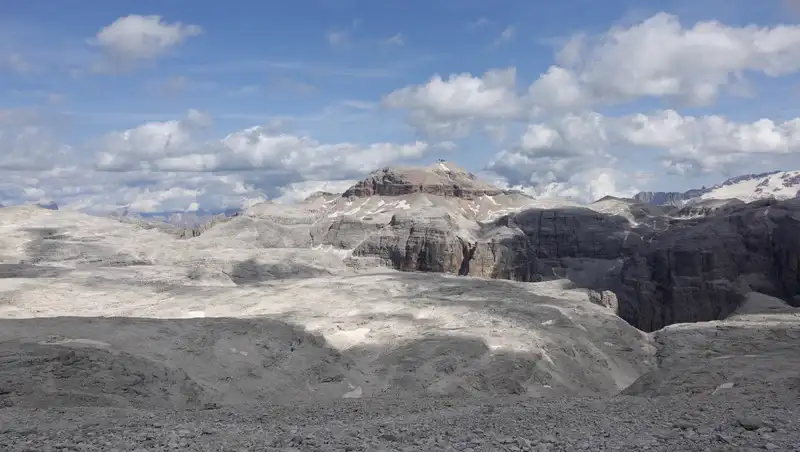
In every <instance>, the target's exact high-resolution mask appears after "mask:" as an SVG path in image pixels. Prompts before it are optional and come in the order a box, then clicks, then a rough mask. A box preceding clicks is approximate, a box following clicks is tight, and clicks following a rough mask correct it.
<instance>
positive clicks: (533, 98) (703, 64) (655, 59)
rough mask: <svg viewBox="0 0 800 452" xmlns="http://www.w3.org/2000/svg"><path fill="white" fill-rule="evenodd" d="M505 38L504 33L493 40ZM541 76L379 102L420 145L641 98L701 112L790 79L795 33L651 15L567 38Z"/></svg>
mask: <svg viewBox="0 0 800 452" xmlns="http://www.w3.org/2000/svg"><path fill="white" fill-rule="evenodd" d="M503 36H505V37H508V38H511V37H513V28H507V29H506V30H505V32H504V34H503V35H501V38H502V37H503ZM555 57H556V62H557V64H555V65H552V66H550V67H549V68H548V69H547V70H546V71H545V72H544V73H543V74H541V75H540V76H539V77H538V78H537V79H536V80H534V81H533V83H531V84H530V85H529V86H528V89H527V91H526V92H525V93H524V94H521V93H518V92H517V90H516V71H515V69H514V68H508V69H502V70H501V69H495V70H491V71H488V72H486V73H485V74H484V75H483V76H481V77H477V76H473V75H471V74H468V73H467V74H453V75H451V76H450V77H448V78H447V79H443V78H442V77H441V76H439V75H436V76H434V77H433V78H431V79H430V80H429V81H428V83H426V84H422V85H410V86H407V87H405V88H401V89H398V90H396V91H394V92H392V93H391V94H389V95H388V96H386V98H385V99H384V104H385V105H386V106H388V107H390V108H402V109H407V110H409V112H410V114H409V120H410V123H411V125H412V126H414V127H416V128H417V129H418V130H419V131H420V132H422V133H424V134H427V135H434V134H438V135H443V134H444V135H446V134H449V135H451V136H464V135H468V134H469V133H470V132H471V131H472V126H473V125H474V123H475V121H478V120H481V121H490V120H496V119H503V120H505V121H509V120H516V119H526V118H528V117H530V116H531V115H538V116H539V117H547V116H548V115H554V114H563V113H566V112H578V111H585V110H588V109H591V108H593V107H597V106H600V105H612V104H619V103H625V102H631V101H635V100H637V99H640V98H645V97H651V98H661V99H665V100H667V101H668V102H670V103H675V102H677V103H682V104H686V105H694V106H701V105H709V104H711V103H713V102H714V101H715V100H716V99H717V98H718V97H719V96H720V94H722V93H727V94H730V95H735V96H742V95H748V96H749V95H752V94H753V93H752V90H751V89H750V86H749V85H748V81H747V78H746V76H747V75H748V74H750V73H759V74H763V75H766V76H769V77H779V76H784V75H787V74H792V73H796V72H798V71H799V70H800V25H779V26H774V27H757V26H754V25H751V26H745V27H734V26H727V25H724V24H721V23H719V22H716V21H705V22H698V23H696V24H694V25H693V26H691V27H686V26H684V25H683V24H681V23H680V22H679V20H678V19H677V17H675V16H672V15H670V14H666V13H659V14H656V15H654V16H652V17H650V18H648V19H646V20H644V21H643V22H641V23H638V24H636V25H633V26H630V27H627V28H623V27H614V28H611V29H610V30H608V31H607V32H605V33H603V34H601V35H599V36H587V35H583V34H578V35H575V36H574V37H573V38H572V39H570V40H569V41H568V42H567V43H566V44H564V45H563V46H562V47H561V48H560V49H559V50H558V51H557V52H556V55H555Z"/></svg>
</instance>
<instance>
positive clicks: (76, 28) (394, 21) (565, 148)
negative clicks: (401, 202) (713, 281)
mask: <svg viewBox="0 0 800 452" xmlns="http://www.w3.org/2000/svg"><path fill="white" fill-rule="evenodd" d="M791 3H792V2H791V1H790V0H788V1H782V0H775V1H762V2H752V1H751V2H746V1H743V0H726V1H721V0H708V1H701V2H698V1H683V0H673V1H669V2H663V1H659V2H655V1H642V0H639V1H633V0H616V1H603V2H599V1H591V0H563V1H557V2H555V1H532V0H531V1H520V0H517V1H513V0H493V1H488V0H429V1H424V2H423V1H419V0H406V1H400V0H386V1H380V2H378V1H366V0H296V1H292V2H284V1H263V2H244V1H238V0H229V1H226V2H224V3H220V2H211V1H188V0H186V1H177V0H176V1H169V2H164V1H158V2H157V1H152V0H145V1H136V2H132V1H124V0H117V1H114V2H107V1H101V0H80V1H79V0H62V1H59V2H52V1H44V0H38V1H37V0H31V1H28V2H3V3H1V4H0V86H2V87H3V89H2V90H0V102H2V104H0V109H2V111H3V112H4V113H3V115H2V116H0V132H2V133H0V158H2V156H3V155H6V157H5V159H4V160H5V161H6V164H5V166H4V167H2V166H0V171H2V172H5V173H6V176H7V177H5V179H6V181H5V182H4V183H2V184H0V203H4V204H9V203H16V202H33V201H36V200H40V199H48V200H49V199H55V200H56V201H57V202H59V203H60V204H63V205H73V206H75V207H76V208H82V209H88V210H102V209H109V208H112V207H113V206H121V205H132V206H134V208H138V209H142V210H148V209H150V210H152V209H173V208H176V209H177V208H185V206H187V205H188V204H190V203H193V202H197V203H199V204H201V205H204V206H205V207H208V208H213V207H219V206H218V205H219V204H229V203H232V202H238V201H236V200H238V199H243V198H262V197H275V196H281V195H284V196H286V197H288V198H291V197H292V196H294V195H293V193H294V192H295V191H296V192H297V193H299V194H303V193H305V192H306V191H307V190H310V189H312V188H315V187H334V186H337V187H338V186H339V185H343V184H346V181H349V180H351V179H354V178H358V177H360V176H361V175H363V173H364V172H366V171H368V170H367V168H369V165H370V164H371V163H374V164H381V165H383V164H395V163H425V162H430V161H433V160H435V159H437V158H446V159H448V160H453V161H455V162H457V163H459V164H461V165H462V166H464V167H466V168H468V169H470V170H472V171H476V172H481V174H482V175H485V176H486V177H489V178H497V179H498V180H499V181H500V182H502V183H507V184H509V185H520V186H523V187H529V188H530V189H531V190H532V193H538V194H543V193H547V194H558V195H564V196H576V197H582V198H586V199H590V198H591V197H594V196H597V195H600V194H601V193H605V192H607V193H606V194H626V193H628V192H631V191H633V190H637V189H686V188H690V187H693V186H696V185H702V184H711V183H714V182H717V181H719V180H721V179H724V178H725V177H726V176H728V175H734V174H737V173H740V172H749V171H750V170H751V169H752V170H763V169H779V168H776V166H777V167H780V166H786V165H790V166H792V165H793V167H797V166H798V159H797V157H796V149H798V148H799V147H800V146H798V145H797V144H796V143H795V141H797V140H800V138H797V137H794V135H793V130H794V129H793V128H792V127H794V125H792V124H793V123H785V121H790V120H791V119H792V118H795V117H798V116H800V114H798V111H797V110H798V108H797V107H796V105H797V104H798V102H797V96H798V94H800V91H798V89H800V88H799V87H800V85H798V84H797V81H798V80H797V74H796V73H797V71H798V69H800V67H797V68H796V67H794V65H795V64H794V63H792V62H791V60H792V59H793V56H794V54H795V53H797V54H798V55H797V56H798V57H800V50H793V49H794V48H796V47H797V46H794V43H795V41H794V40H795V39H800V38H797V36H800V27H797V26H796V25H795V23H797V22H798V20H800V14H798V13H799V12H800V8H794V7H792V5H791ZM156 16H158V17H156ZM134 19H135V20H134ZM140 19H141V20H140ZM676 24H677V25H676ZM780 24H783V25H780ZM780 26H782V27H783V28H776V27H780ZM675 27H677V28H675ZM103 30H107V31H108V32H107V33H106V34H103ZM692 30H694V33H693V32H692ZM709 30H710V31H709ZM154 33H155V34H154ZM170 33H172V34H170ZM626 33H627V34H626ZM634 33H639V34H637V35H634ZM176 36H177V37H176ZM580 36H583V38H582V40H581V39H580V38H579V37H580ZM624 36H632V37H629V38H628V39H627V40H626V39H623V37H624ZM647 36H651V37H652V39H653V43H654V44H651V46H650V47H646V46H644V47H641V48H639V47H636V46H638V45H639V44H640V43H641V42H643V41H647V38H646V37H647ZM172 38H175V40H174V41H169V39H172ZM673 38H674V39H673ZM158 39H167V41H158ZM721 39H722V40H723V41H721ZM578 41H580V42H581V43H583V44H581V46H583V47H582V48H583V51H582V52H581V53H580V54H579V55H578V56H576V57H574V58H572V60H571V61H569V62H565V60H564V59H563V58H564V55H566V53H565V51H564V49H565V48H566V47H565V46H569V43H577V42H578ZM662 42H663V43H664V44H663V45H662V44H660V43H662ZM797 42H800V41H797ZM759 43H761V44H759ZM763 43H767V44H766V45H765V44H763ZM626 46H628V47H626ZM715 46H716V47H715ZM719 46H722V47H721V48H720V47H719ZM634 47H636V48H634ZM570 48H573V47H570ZM637 49H638V50H637ZM720 49H722V51H720ZM736 49H743V50H741V51H739V50H736ZM567 50H569V49H567ZM559 55H561V56H559ZM659 58H661V59H660V60H659ZM554 65H555V66H558V67H559V68H562V69H563V68H565V69H566V70H567V71H568V72H567V73H568V74H569V76H570V77H573V76H574V80H577V82H575V83H577V84H578V85H576V86H578V87H577V88H576V87H575V86H572V87H571V88H570V87H569V86H568V85H563V86H565V87H566V88H563V89H564V90H565V91H563V93H568V92H572V93H573V94H575V93H576V92H578V91H575V90H579V91H580V92H578V94H575V96H577V97H574V98H570V100H569V101H568V102H566V101H565V100H564V99H565V98H563V97H558V96H555V94H554V93H556V92H562V91H558V90H557V89H555V88H553V86H554V85H553V86H551V85H547V86H549V88H548V87H544V88H543V89H539V90H538V91H536V92H535V93H534V94H531V93H532V91H530V90H529V88H530V87H531V86H532V84H536V83H537V81H541V80H543V78H544V77H543V74H547V73H548V70H549V69H550V68H551V66H554ZM695 66H696V67H695ZM509 70H512V72H510V73H509V72H503V73H504V74H505V75H504V76H502V77H501V78H500V79H497V80H501V81H499V82H496V83H495V84H494V85H492V84H491V83H492V82H489V85H491V86H489V85H486V83H487V82H486V81H487V80H489V79H490V78H491V76H490V77H489V78H487V76H486V74H487V71H509ZM615 71H623V72H619V73H616V72H615ZM495 73H497V74H499V73H501V72H495ZM458 74H461V75H463V76H464V77H463V78H461V79H458V80H454V79H452V78H449V77H450V76H451V75H458ZM509 74H511V75H509ZM631 74H635V75H636V78H635V79H634V78H631V77H633V76H632V75H631ZM435 75H438V76H440V77H441V79H442V83H441V84H435V83H434V84H431V83H429V82H431V80H432V77H434V76H435ZM503 77H504V78H503ZM509 77H510V78H509ZM647 77H650V79H649V80H647ZM626 79H630V83H627V82H625V83H617V82H615V80H616V81H620V80H626ZM552 80H555V79H552ZM558 80H561V81H563V80H564V79H562V78H559V79H558ZM570 80H572V79H570ZM462 82H463V83H462ZM565 83H566V82H565ZM540 85H542V86H544V85H543V84H541V83H540ZM559 86H561V85H559ZM487 89H489V91H490V92H489V94H487V91H486V90H487ZM559 89H560V88H559ZM569 89H573V91H569ZM470 90H472V91H470ZM448 93H449V94H448ZM475 93H477V94H475ZM481 93H482V94H481ZM709 93H710V94H709ZM557 97H558V98H557ZM190 111H191V112H192V113H188V112H190ZM665 111H669V112H673V113H674V115H673V116H669V115H666V114H665ZM636 115H645V117H646V120H647V121H649V122H647V123H646V124H645V123H643V122H642V121H638V120H635V117H636ZM675 115H677V116H675ZM710 115H716V116H715V117H716V118H720V117H722V118H724V120H725V121H727V122H725V125H723V126H721V125H720V124H719V123H717V122H714V121H715V120H713V119H712V120H705V119H703V118H704V117H707V116H710ZM690 117H691V118H694V119H695V120H688V119H687V118H690ZM198 118H202V120H200V119H198ZM569 118H572V119H569ZM598 118H599V119H598ZM665 118H667V119H665ZM676 118H679V122H680V124H683V125H682V126H680V127H678V126H675V124H676V122H675V120H676ZM691 118H690V119H691ZM762 118H768V119H770V120H771V121H773V126H774V127H773V128H772V129H769V127H767V129H769V130H767V129H763V128H762V129H758V130H760V131H761V132H759V133H760V134H759V135H758V137H757V139H754V138H752V137H751V135H752V133H753V132H752V131H753V130H755V129H753V128H752V127H750V125H752V124H756V123H757V121H759V120H760V119H762ZM576 121H577V122H576ZM637 121H638V122H637ZM653 121H656V122H655V123H654V122H653ZM578 122H580V124H581V125H580V126H578V125H577V124H578ZM590 123H591V124H593V126H592V127H593V128H592V131H593V132H591V133H589V134H588V135H587V133H588V132H586V131H587V130H588V129H586V127H587V124H590ZM159 124H160V125H159ZM537 124H539V125H544V126H546V127H547V128H546V129H544V128H541V127H539V128H533V129H531V127H533V126H535V125H537ZM565 124H572V125H571V126H569V127H567V126H565ZM653 124H656V125H657V126H658V127H660V129H658V130H659V131H660V132H659V133H660V134H661V135H659V136H657V137H656V136H648V137H645V138H643V136H642V135H641V131H642V130H650V129H648V128H649V127H650V128H651V127H656V126H654V125H653ZM687 124H688V125H687ZM255 126H261V129H259V130H258V137H255V138H254V137H250V138H249V141H247V140H245V141H246V143H249V144H241V143H240V144H239V146H250V147H249V148H246V149H245V148H237V149H238V150H233V148H232V147H231V144H230V142H221V141H220V140H221V139H223V138H224V137H226V136H227V135H229V134H236V133H239V134H241V133H242V132H241V131H243V130H246V129H249V128H251V127H255ZM634 126H635V127H634ZM761 126H764V124H761ZM581 127H582V128H581ZM632 127H633V129H632ZM636 128H638V129H636ZM601 129H602V130H601ZM634 129H636V130H638V131H639V132H638V133H639V134H638V135H637V134H636V130H634ZM499 130H502V131H503V132H504V133H503V134H498V133H497V131H499ZM548 130H554V131H555V133H556V135H552V134H551V135H548V133H549V132H547V131H548ZM125 131H134V132H128V133H126V132H125ZM526 131H527V132H528V133H526ZM248 133H252V131H251V132H248ZM576 133H577V134H578V135H575V134H576ZM678 133H680V134H682V135H681V138H680V139H678V138H676V135H675V134H678ZM748 134H749V135H748ZM501 135H502V136H501ZM651 135H652V134H651ZM237 136H238V135H237ZM548 136H549V137H551V138H552V137H553V136H555V137H556V138H555V139H550V138H547V137H548ZM176 137H181V138H180V139H178V138H176ZM280 137H283V138H280ZM525 137H528V138H527V139H524V138H525ZM279 138H280V139H279ZM290 138H291V139H290ZM259 140H260V141H259ZM309 140H312V141H309ZM542 140H544V141H542ZM548 140H549V141H548ZM593 140H594V141H593ZM776 140H777V141H776ZM781 140H782V141H781ZM256 142H258V143H261V144H258V145H256V144H254V143H256ZM226 143H227V144H226ZM525 143H527V144H525ZM531 143H534V144H531ZM542 143H545V144H542ZM293 146H294V147H293ZM402 146H406V147H405V148H402ZM295 147H296V149H295ZM167 148H169V149H167ZM256 148H257V149H256ZM423 148H424V149H423ZM158 149H161V150H163V151H164V154H163V155H156V154H157V151H158ZM378 154H380V155H378ZM311 159H315V162H314V164H311V162H307V163H309V166H308V167H304V166H302V164H303V161H304V160H311ZM316 159H320V160H327V162H319V161H316ZM179 160H180V161H179ZM8 162H13V164H10V163H8ZM198 162H201V163H198ZM287 162H288V163H287ZM198 165H200V166H202V170H198V168H199V167H198ZM601 169H602V171H600V170H601ZM56 176H57V177H58V178H59V180H60V182H61V184H59V185H58V186H55V185H54V184H53V183H52V182H51V183H48V182H47V180H48V178H49V180H50V181H53V180H55V179H54V178H55V177H56ZM339 179H344V180H345V182H340V183H338V185H337V184H336V183H333V184H331V183H329V182H328V181H331V180H333V181H336V180H339ZM609 181H612V182H613V183H610V182H609ZM326 184H327V185H326ZM65 186H66V187H67V188H64V187H65Z"/></svg>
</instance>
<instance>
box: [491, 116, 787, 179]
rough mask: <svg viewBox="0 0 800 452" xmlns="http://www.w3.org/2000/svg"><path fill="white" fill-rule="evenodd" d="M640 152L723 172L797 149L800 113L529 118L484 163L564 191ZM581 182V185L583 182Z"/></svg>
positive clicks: (680, 169) (679, 165)
mask: <svg viewBox="0 0 800 452" xmlns="http://www.w3.org/2000/svg"><path fill="white" fill-rule="evenodd" d="M642 153H646V154H649V155H647V157H648V160H650V161H656V162H658V161H660V162H661V164H662V165H663V167H664V168H665V169H666V170H668V171H670V172H674V173H679V174H689V173H698V172H706V173H711V172H714V173H728V172H730V171H731V169H732V166H733V165H742V164H746V162H752V161H754V160H762V159H763V158H764V157H774V156H782V155H787V154H790V153H797V154H800V118H795V119H792V120H789V121H785V122H781V123H776V122H774V121H772V120H769V119H760V120H757V121H754V122H752V123H737V122H733V121H730V120H728V119H727V118H725V117H723V116H713V115H710V116H701V117H695V116H682V115H680V114H679V113H678V112H677V111H675V110H664V111H661V112H657V113H654V114H652V115H644V114H635V115H629V116H622V117H604V116H602V115H600V114H598V113H584V114H581V115H575V114H567V115H564V116H563V117H561V118H560V119H558V120H553V121H551V122H548V123H536V124H531V125H529V126H528V128H527V130H526V131H525V133H524V134H522V136H521V137H520V138H519V140H518V141H517V142H516V144H515V146H513V147H511V148H509V149H505V150H502V151H500V152H498V153H497V154H496V155H495V156H494V157H493V158H492V159H491V160H490V161H489V163H488V165H487V167H486V169H487V170H489V171H493V172H495V173H497V174H498V175H500V176H502V177H503V178H504V179H505V180H507V181H508V183H510V184H512V185H531V186H535V187H539V188H538V189H540V190H553V187H556V188H557V189H558V190H562V189H563V187H565V186H568V187H573V186H575V184H576V183H577V182H580V181H581V180H582V179H581V177H583V176H581V175H585V174H587V171H588V172H592V171H596V168H606V167H613V166H615V164H616V163H618V162H622V163H624V162H625V161H626V160H628V159H629V158H630V157H631V156H634V155H636V154H642ZM742 172H746V170H743V171H742ZM606 173H607V172H606ZM585 180H586V181H589V180H590V179H585ZM607 180H610V179H607ZM553 184H555V185H553ZM564 184H566V185H564ZM605 186H606V187H607V186H608V183H606V184H605ZM547 187H550V188H547ZM578 189H579V191H584V192H586V187H578ZM599 191H602V190H600V189H599V188H597V189H595V190H594V191H590V192H591V193H598V192H599ZM590 192H587V193H590ZM609 194H610V193H609Z"/></svg>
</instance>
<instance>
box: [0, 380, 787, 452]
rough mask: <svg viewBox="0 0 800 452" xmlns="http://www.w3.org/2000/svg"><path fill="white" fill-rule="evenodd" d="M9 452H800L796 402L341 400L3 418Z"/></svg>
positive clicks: (23, 413) (3, 442)
mask: <svg viewBox="0 0 800 452" xmlns="http://www.w3.org/2000/svg"><path fill="white" fill-rule="evenodd" d="M0 422H1V425H2V427H0V432H2V433H0V449H1V450H4V451H9V452H10V451H37V452H39V451H161V450H182V451H252V450H259V451H262V450H263V451H431V450H443V451H451V450H453V451H540V450H541V451H545V450H546V451H573V450H620V451H623V450H625V451H627V450H651V451H746V450H776V451H800V408H799V407H798V401H797V399H796V398H791V397H789V398H787V397H777V396H774V395H770V394H764V393H761V394H747V393H746V392H745V390H744V389H740V390H738V391H735V392H726V393H724V394H723V393H716V394H713V395H712V394H706V395H698V396H694V397H688V396H680V397H662V398H654V399H647V398H640V397H624V396H619V397H611V398H574V397H568V398H557V399H531V398H528V399H513V398H507V399H503V400H479V399H447V398H440V399H426V400H405V401H399V400H387V399H373V400H369V399H360V400H340V401H337V402H336V403H333V404H326V405H324V406H323V405H316V406H315V405H307V406H271V407H264V406H262V407H238V408H235V409H229V408H220V409H209V410H203V411H191V412H190V411H183V412H176V411H140V410H130V409H125V410H121V409H103V408H97V409H87V408H71V409H47V410H21V409H15V408H6V409H3V410H0Z"/></svg>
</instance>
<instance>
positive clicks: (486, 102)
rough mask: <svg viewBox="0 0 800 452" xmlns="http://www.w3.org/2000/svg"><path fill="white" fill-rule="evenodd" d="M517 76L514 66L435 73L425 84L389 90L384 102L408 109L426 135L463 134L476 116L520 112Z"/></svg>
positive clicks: (500, 116) (509, 115) (499, 116)
mask: <svg viewBox="0 0 800 452" xmlns="http://www.w3.org/2000/svg"><path fill="white" fill-rule="evenodd" d="M516 78H517V73H516V69H515V68H508V69H495V70H491V71H487V72H486V73H485V74H483V75H482V76H481V77H474V76H472V75H471V74H468V73H463V74H454V75H451V76H450V77H448V78H447V79H443V78H442V77H441V76H440V75H434V76H433V77H432V78H431V79H430V80H429V81H428V82H427V83H426V84H423V85H412V86H407V87H405V88H401V89H399V90H396V91H394V92H392V93H390V94H389V95H387V96H386V97H385V98H384V99H383V104H384V105H385V106H387V107H389V108H404V109H408V110H410V120H411V122H412V124H413V125H414V126H416V127H418V128H419V129H420V130H422V131H423V132H424V133H425V134H426V135H432V136H442V135H444V136H448V135H449V136H454V137H457V136H463V135H464V134H466V133H468V132H469V130H470V128H471V125H472V123H473V122H474V121H475V120H493V119H494V120H507V119H512V118H515V117H518V116H519V115H520V114H522V113H523V103H522V102H521V100H520V98H519V95H518V93H517V91H516Z"/></svg>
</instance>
